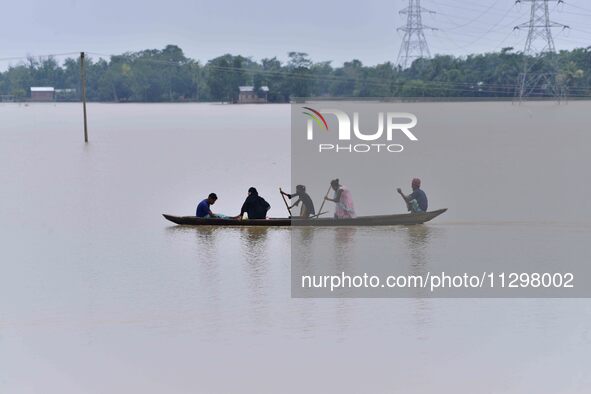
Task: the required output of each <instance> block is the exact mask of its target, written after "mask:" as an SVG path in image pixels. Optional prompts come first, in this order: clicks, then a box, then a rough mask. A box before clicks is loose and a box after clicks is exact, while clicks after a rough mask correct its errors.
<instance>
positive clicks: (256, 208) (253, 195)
mask: <svg viewBox="0 0 591 394" xmlns="http://www.w3.org/2000/svg"><path fill="white" fill-rule="evenodd" d="M269 209H271V205H269V203H268V202H267V201H265V199H264V198H263V197H261V196H259V193H258V192H257V189H255V188H254V187H251V188H250V189H248V197H246V200H244V204H242V209H241V210H240V215H238V218H239V219H242V217H243V215H244V213H245V212H246V213H247V214H248V218H249V219H265V218H266V217H267V211H268V210H269Z"/></svg>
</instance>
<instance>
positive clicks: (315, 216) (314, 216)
mask: <svg viewBox="0 0 591 394" xmlns="http://www.w3.org/2000/svg"><path fill="white" fill-rule="evenodd" d="M325 213H328V211H327V212H320V213H319V214H317V215H313V216H310V219H314V218H317V217H318V216H321V215H324V214H325Z"/></svg>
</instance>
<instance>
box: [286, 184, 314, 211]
mask: <svg viewBox="0 0 591 394" xmlns="http://www.w3.org/2000/svg"><path fill="white" fill-rule="evenodd" d="M281 194H283V195H284V196H287V197H288V198H289V199H290V200H291V199H292V198H294V197H298V200H297V201H296V202H295V203H293V205H292V206H291V207H289V209H292V208H293V207H295V206H298V205H299V204H300V202H301V203H302V208H301V209H300V217H303V218H308V217H310V216H314V215H315V214H316V211H315V210H314V203H313V202H312V198H310V195H309V194H308V193H306V186H304V185H297V186H296V192H295V193H294V194H288V193H286V192H284V191H283V190H281Z"/></svg>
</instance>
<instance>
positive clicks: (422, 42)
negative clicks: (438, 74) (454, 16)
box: [397, 0, 437, 68]
mask: <svg viewBox="0 0 591 394" xmlns="http://www.w3.org/2000/svg"><path fill="white" fill-rule="evenodd" d="M423 12H424V13H428V14H434V13H435V12H434V11H431V10H428V9H426V8H423V7H421V0H408V7H406V8H404V9H403V10H401V11H400V14H401V15H406V26H404V27H399V28H398V29H397V30H398V31H403V32H404V38H403V39H402V44H401V45H400V51H399V52H398V60H397V63H398V64H399V65H400V66H402V68H407V67H410V66H411V65H412V62H413V61H414V60H416V59H420V58H430V57H431V53H430V52H429V45H427V39H426V38H425V33H424V30H425V29H428V30H437V29H435V28H432V27H429V26H425V25H423V18H422V13H423Z"/></svg>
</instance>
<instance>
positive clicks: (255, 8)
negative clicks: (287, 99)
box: [0, 0, 591, 68]
mask: <svg viewBox="0 0 591 394" xmlns="http://www.w3.org/2000/svg"><path fill="white" fill-rule="evenodd" d="M407 3H408V0H365V1H360V2H344V1H335V0H315V1H312V0H299V1H280V0H254V1H250V2H248V1H244V0H227V1H206V0H167V1H151V0H143V1H139V0H117V1H115V0H96V1H83V0H28V1H26V0H25V1H10V2H5V3H4V4H3V10H2V14H3V18H2V25H1V28H2V34H1V35H0V59H2V60H0V68H5V67H6V66H8V64H10V63H12V64H14V63H16V62H18V60H16V59H12V60H6V58H11V57H22V56H26V55H28V54H30V55H45V54H60V53H65V52H78V51H81V50H85V51H87V52H95V53H103V54H119V53H122V52H125V51H135V50H141V49H147V48H163V47H164V46H165V45H166V44H177V45H179V46H180V47H181V48H183V50H184V51H185V54H186V55H187V56H189V57H192V58H196V59H199V60H201V61H207V60H209V59H211V58H213V57H215V56H219V55H222V54H224V53H232V54H242V55H245V56H252V57H253V59H255V60H260V59H261V58H264V57H273V56H277V57H279V58H280V59H282V60H283V59H285V58H286V53H287V52H289V51H303V52H307V53H309V54H310V55H311V57H312V58H313V60H315V61H322V60H332V61H333V62H334V63H333V64H341V63H342V62H343V61H346V60H350V59H353V58H357V59H360V60H361V61H362V62H363V63H364V64H370V65H372V64H376V63H382V62H385V61H393V62H395V61H396V59H397V55H398V50H399V47H400V42H401V40H402V33H400V32H397V31H396V28H397V27H400V26H402V25H403V24H404V23H405V19H404V17H403V16H401V15H399V14H398V11H399V10H400V9H402V8H404V7H405V6H406V4H407ZM550 4H551V6H550V7H551V10H552V19H553V20H555V21H557V22H562V23H564V24H567V25H570V26H571V27H572V29H571V30H570V31H561V30H560V29H555V30H554V33H555V41H556V47H557V48H558V49H563V48H564V49H566V48H572V47H581V46H585V47H586V46H589V45H591V27H588V24H589V23H588V21H589V18H591V2H590V1H589V0H571V1H568V0H567V1H566V4H562V5H557V4H556V2H550ZM422 6H423V7H425V8H429V9H431V10H433V11H436V12H437V14H435V15H424V17H423V23H424V24H426V25H429V26H433V27H437V28H438V29H439V30H437V31H434V32H427V33H426V34H427V40H428V42H429V46H430V48H431V52H432V53H445V54H455V55H462V54H467V53H473V52H482V51H493V50H498V49H500V48H502V47H505V46H515V47H516V48H518V49H522V48H523V44H524V42H525V37H526V34H527V33H526V31H515V32H513V30H512V29H513V26H515V25H517V24H519V23H521V22H526V21H527V20H528V13H529V6H528V5H527V3H522V4H521V5H515V4H514V0H423V1H422Z"/></svg>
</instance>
